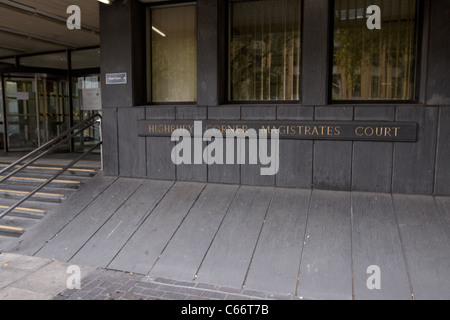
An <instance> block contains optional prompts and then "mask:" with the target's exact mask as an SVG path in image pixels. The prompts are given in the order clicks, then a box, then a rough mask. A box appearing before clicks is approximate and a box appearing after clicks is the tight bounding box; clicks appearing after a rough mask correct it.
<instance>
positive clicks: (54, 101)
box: [3, 75, 70, 151]
mask: <svg viewBox="0 0 450 320" xmlns="http://www.w3.org/2000/svg"><path fill="white" fill-rule="evenodd" d="M3 88H4V91H5V92H4V106H3V113H4V117H3V118H4V124H5V127H4V140H5V143H6V148H7V149H8V150H9V151H29V150H33V149H36V148H38V147H40V146H42V145H43V144H45V143H46V142H48V141H50V140H51V139H53V138H55V137H57V136H58V135H60V134H61V133H62V132H64V131H66V130H67V129H68V128H69V125H70V97H69V94H68V83H67V80H66V79H59V78H54V77H48V76H38V75H34V77H26V76H23V77H22V76H21V77H5V78H4V83H3ZM69 148H70V143H69V142H68V143H67V144H65V145H64V146H62V147H61V149H67V150H69Z"/></svg>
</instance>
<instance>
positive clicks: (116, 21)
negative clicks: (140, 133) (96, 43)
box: [99, 2, 133, 109]
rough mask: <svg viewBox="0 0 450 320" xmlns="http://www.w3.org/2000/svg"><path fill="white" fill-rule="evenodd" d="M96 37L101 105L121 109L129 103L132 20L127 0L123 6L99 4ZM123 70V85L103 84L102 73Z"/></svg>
mask: <svg viewBox="0 0 450 320" xmlns="http://www.w3.org/2000/svg"><path fill="white" fill-rule="evenodd" d="M99 9H100V23H101V25H102V29H103V30H108V32H103V34H102V36H101V37H100V46H101V47H102V50H101V59H100V61H101V72H102V77H101V78H102V107H103V109H106V108H123V107H131V106H132V105H133V81H132V80H131V79H132V78H133V66H132V49H131V48H132V46H133V43H132V37H131V34H132V25H133V24H132V23H131V2H128V3H127V4H125V6H120V5H112V6H100V7H99ZM118 72H126V73H127V74H128V77H127V78H128V79H130V80H131V81H128V83H127V84H121V85H107V84H106V81H105V79H106V77H105V74H106V73H118Z"/></svg>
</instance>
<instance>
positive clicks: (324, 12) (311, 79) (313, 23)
mask: <svg viewBox="0 0 450 320" xmlns="http://www.w3.org/2000/svg"><path fill="white" fill-rule="evenodd" d="M329 3H330V1H328V0H305V1H304V3H303V13H304V14H303V23H302V26H303V30H302V31H303V32H302V35H303V39H302V57H303V64H302V67H303V69H302V90H301V95H302V103H303V104H305V105H325V104H327V100H328V96H327V92H328V80H327V79H328V78H327V75H328V41H327V39H328V29H329V28H328V25H329V20H330V19H329V15H328V12H329V11H328V10H329ZM318 39H320V41H318Z"/></svg>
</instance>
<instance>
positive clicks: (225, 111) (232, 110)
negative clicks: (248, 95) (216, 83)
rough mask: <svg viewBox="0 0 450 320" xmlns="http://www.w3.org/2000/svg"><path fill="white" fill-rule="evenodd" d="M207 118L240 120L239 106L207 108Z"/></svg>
mask: <svg viewBox="0 0 450 320" xmlns="http://www.w3.org/2000/svg"><path fill="white" fill-rule="evenodd" d="M208 119H209V120H225V119H226V120H240V119H241V107H236V106H223V107H210V108H208Z"/></svg>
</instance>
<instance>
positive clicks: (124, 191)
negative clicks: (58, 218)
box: [36, 178, 143, 261]
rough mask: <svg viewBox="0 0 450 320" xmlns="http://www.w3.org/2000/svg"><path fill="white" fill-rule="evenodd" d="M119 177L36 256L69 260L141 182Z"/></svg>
mask: <svg viewBox="0 0 450 320" xmlns="http://www.w3.org/2000/svg"><path fill="white" fill-rule="evenodd" d="M142 182H143V180H139V179H128V178H120V179H118V180H116V181H115V182H114V183H113V184H112V185H111V186H110V187H109V188H108V189H107V190H106V191H105V192H103V193H102V194H101V195H100V196H99V197H97V198H96V199H95V201H93V202H92V203H91V204H90V205H89V206H88V207H87V208H85V209H84V210H83V211H82V212H81V213H80V214H79V215H77V216H76V218H74V219H73V220H72V221H71V222H70V223H69V224H68V225H67V226H65V227H64V229H62V230H61V231H60V232H59V233H58V235H57V236H55V237H54V238H53V239H52V240H51V241H50V242H49V243H48V244H47V245H46V246H45V247H43V248H42V249H41V250H39V251H38V253H37V254H36V255H37V256H40V257H44V258H50V259H56V260H59V261H68V260H69V259H70V258H71V257H72V256H73V255H75V254H76V253H77V252H78V250H80V249H81V247H82V246H83V245H84V244H85V243H86V242H87V241H88V240H89V239H90V238H91V237H92V236H93V235H94V234H95V233H96V232H97V230H98V229H99V228H100V227H101V226H102V225H103V224H104V223H105V222H106V221H107V220H108V219H109V218H110V217H111V216H112V215H113V214H114V213H115V212H116V211H117V209H119V208H120V207H121V206H122V205H123V203H124V202H125V201H126V200H127V199H128V198H129V197H130V195H132V194H133V193H134V191H135V190H136V189H137V188H138V187H139V186H140V185H141V184H142Z"/></svg>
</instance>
